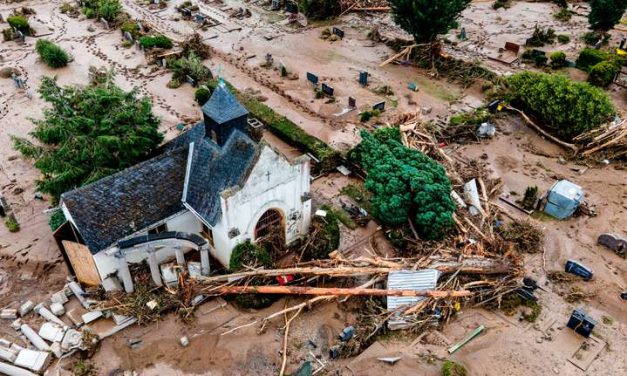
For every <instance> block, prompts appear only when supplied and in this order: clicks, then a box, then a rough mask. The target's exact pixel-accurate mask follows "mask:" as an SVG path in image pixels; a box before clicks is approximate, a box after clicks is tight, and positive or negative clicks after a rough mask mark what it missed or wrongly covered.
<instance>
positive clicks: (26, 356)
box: [14, 349, 52, 373]
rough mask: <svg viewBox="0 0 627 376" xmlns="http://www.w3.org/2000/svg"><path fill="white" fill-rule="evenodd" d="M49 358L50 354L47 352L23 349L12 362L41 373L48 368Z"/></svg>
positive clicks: (50, 358) (50, 357)
mask: <svg viewBox="0 0 627 376" xmlns="http://www.w3.org/2000/svg"><path fill="white" fill-rule="evenodd" d="M51 360H52V355H51V354H50V353H49V352H46V351H36V350H29V349H25V350H22V351H20V352H19V354H17V358H16V359H15V363H14V364H15V365H16V366H18V367H22V368H27V369H30V370H32V371H35V372H37V373H43V371H45V370H46V368H48V365H49V364H50V361H51Z"/></svg>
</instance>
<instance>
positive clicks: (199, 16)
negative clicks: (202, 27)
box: [194, 13, 205, 23]
mask: <svg viewBox="0 0 627 376" xmlns="http://www.w3.org/2000/svg"><path fill="white" fill-rule="evenodd" d="M194 21H196V22H198V23H203V22H204V21H205V15H204V14H202V13H196V14H195V15H194Z"/></svg>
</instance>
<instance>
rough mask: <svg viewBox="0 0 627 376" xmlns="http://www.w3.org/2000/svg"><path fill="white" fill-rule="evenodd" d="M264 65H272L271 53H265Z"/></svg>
mask: <svg viewBox="0 0 627 376" xmlns="http://www.w3.org/2000/svg"><path fill="white" fill-rule="evenodd" d="M266 65H267V66H268V67H271V66H273V65H274V58H273V57H272V54H266Z"/></svg>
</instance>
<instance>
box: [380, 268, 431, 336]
mask: <svg viewBox="0 0 627 376" xmlns="http://www.w3.org/2000/svg"><path fill="white" fill-rule="evenodd" d="M439 277H440V272H439V271H437V270H436V269H423V270H399V271H395V272H391V273H390V274H388V289H399V290H415V291H423V290H434V289H435V287H436V285H437V283H438V278H439ZM423 299H425V298H424V297H413V296H388V298H387V308H388V311H394V310H396V309H397V308H399V307H401V306H406V307H407V308H409V307H411V306H414V305H416V304H417V303H418V302H420V301H421V300H423ZM403 324H405V321H404V320H403V319H402V318H401V317H400V314H399V315H398V316H395V317H393V318H391V319H390V320H389V321H388V327H389V328H390V329H400V328H401V327H402V326H403Z"/></svg>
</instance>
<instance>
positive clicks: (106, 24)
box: [100, 17, 109, 29]
mask: <svg viewBox="0 0 627 376" xmlns="http://www.w3.org/2000/svg"><path fill="white" fill-rule="evenodd" d="M100 22H102V25H103V26H104V28H105V29H109V22H107V20H105V19H104V18H102V17H101V18H100Z"/></svg>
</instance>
